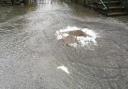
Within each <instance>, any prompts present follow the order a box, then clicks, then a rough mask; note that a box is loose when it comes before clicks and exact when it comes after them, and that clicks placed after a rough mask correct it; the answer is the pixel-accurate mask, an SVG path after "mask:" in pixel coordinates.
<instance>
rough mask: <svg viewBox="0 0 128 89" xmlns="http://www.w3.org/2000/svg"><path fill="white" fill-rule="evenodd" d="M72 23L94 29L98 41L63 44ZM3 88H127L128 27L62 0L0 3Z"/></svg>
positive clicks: (0, 49) (0, 71)
mask: <svg viewBox="0 0 128 89" xmlns="http://www.w3.org/2000/svg"><path fill="white" fill-rule="evenodd" d="M67 26H77V27H82V28H90V29H92V30H94V31H95V32H96V33H98V38H97V39H96V40H97V43H98V45H97V46H91V47H86V46H85V47H78V48H73V47H68V46H65V45H63V43H62V42H61V41H57V40H56V37H55V32H56V31H57V30H60V29H62V28H66V27H67ZM58 66H65V67H66V68H67V69H68V71H69V74H68V73H66V72H64V71H62V70H60V69H57V68H58ZM0 89H128V26H127V25H126V24H124V23H121V22H118V21H117V20H116V19H113V18H107V17H104V16H102V15H99V14H98V13H96V12H94V11H93V10H89V9H86V8H84V7H82V6H79V5H74V4H66V3H65V2H62V1H57V0H54V1H53V2H52V3H44V4H39V5H38V6H35V7H27V8H23V7H21V6H19V7H18V6H15V7H11V6H9V7H0Z"/></svg>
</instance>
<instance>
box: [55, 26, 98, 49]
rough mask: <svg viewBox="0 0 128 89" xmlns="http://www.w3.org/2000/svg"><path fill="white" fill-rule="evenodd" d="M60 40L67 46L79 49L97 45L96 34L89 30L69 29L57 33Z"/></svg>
mask: <svg viewBox="0 0 128 89" xmlns="http://www.w3.org/2000/svg"><path fill="white" fill-rule="evenodd" d="M56 36H57V39H58V40H63V42H64V44H65V45H67V46H72V47H78V46H87V45H96V44H97V42H96V38H97V35H96V33H95V32H94V31H93V30H91V29H88V28H78V27H67V28H66V29H61V30H59V31H56Z"/></svg>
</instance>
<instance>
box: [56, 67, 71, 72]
mask: <svg viewBox="0 0 128 89" xmlns="http://www.w3.org/2000/svg"><path fill="white" fill-rule="evenodd" d="M57 69H60V70H62V71H64V72H65V73H67V74H70V72H69V70H68V68H67V67H66V66H58V67H57Z"/></svg>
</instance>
